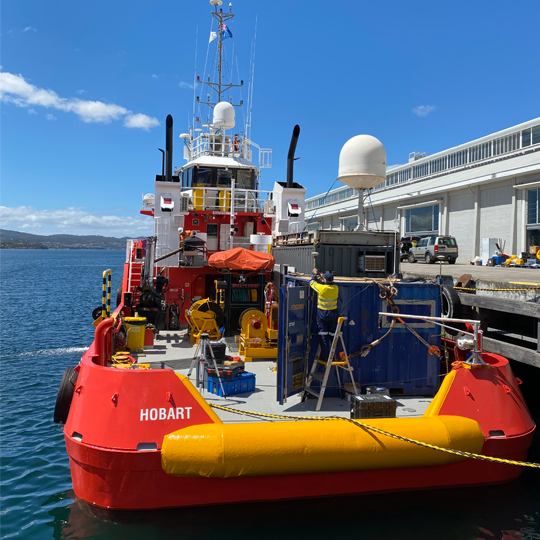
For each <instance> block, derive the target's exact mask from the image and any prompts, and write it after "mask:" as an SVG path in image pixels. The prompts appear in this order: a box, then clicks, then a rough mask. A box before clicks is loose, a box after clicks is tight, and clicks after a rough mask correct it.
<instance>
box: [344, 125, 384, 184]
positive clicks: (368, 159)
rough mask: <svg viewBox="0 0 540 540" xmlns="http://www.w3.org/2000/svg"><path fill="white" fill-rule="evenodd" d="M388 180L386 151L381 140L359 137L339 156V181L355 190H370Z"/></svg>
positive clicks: (364, 136)
mask: <svg viewBox="0 0 540 540" xmlns="http://www.w3.org/2000/svg"><path fill="white" fill-rule="evenodd" d="M385 179H386V150H385V149H384V146H383V144H382V143H381V141H379V139H376V138H375V137H372V136H371V135H357V136H356V137H353V138H352V139H349V140H348V141H347V142H346V143H345V144H344V145H343V148H342V149H341V153H340V154H339V174H338V180H339V181H340V182H342V183H343V184H345V185H347V186H349V187H352V188H354V189H370V188H373V187H375V186H376V185H377V184H380V183H381V182H383V181H384V180H385Z"/></svg>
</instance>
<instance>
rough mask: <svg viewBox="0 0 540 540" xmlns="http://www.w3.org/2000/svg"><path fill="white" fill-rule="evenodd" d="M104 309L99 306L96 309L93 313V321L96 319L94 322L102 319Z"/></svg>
mask: <svg viewBox="0 0 540 540" xmlns="http://www.w3.org/2000/svg"><path fill="white" fill-rule="evenodd" d="M102 309H103V308H102V307H101V306H98V307H97V308H94V311H92V319H94V321H96V320H97V319H99V318H100V317H101V311H102Z"/></svg>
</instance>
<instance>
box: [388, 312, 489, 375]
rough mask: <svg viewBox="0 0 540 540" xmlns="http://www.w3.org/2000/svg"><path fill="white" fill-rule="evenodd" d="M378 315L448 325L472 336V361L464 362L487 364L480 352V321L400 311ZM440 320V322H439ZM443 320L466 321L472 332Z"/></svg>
mask: <svg viewBox="0 0 540 540" xmlns="http://www.w3.org/2000/svg"><path fill="white" fill-rule="evenodd" d="M379 316H382V317H394V318H398V319H418V320H421V321H431V322H434V323H435V324H436V325H437V326H442V327H443V328H444V327H446V326H448V328H451V329H453V330H458V331H459V332H461V333H462V334H467V335H469V336H472V337H473V351H472V352H473V354H472V361H465V362H463V363H464V364H471V365H473V366H485V365H487V364H486V362H484V361H483V360H482V357H481V353H482V334H483V332H482V330H480V321H477V320H474V319H453V318H449V317H427V316H423V315H402V314H401V313H387V312H384V311H383V312H380V313H379ZM439 321H441V322H439ZM445 322H454V323H455V322H457V323H466V324H470V325H471V326H472V327H473V331H472V332H467V331H465V330H459V329H458V328H452V327H451V326H449V325H446V324H444V323H445Z"/></svg>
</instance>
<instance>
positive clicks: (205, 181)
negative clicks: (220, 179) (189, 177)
mask: <svg viewBox="0 0 540 540" xmlns="http://www.w3.org/2000/svg"><path fill="white" fill-rule="evenodd" d="M214 170H215V169H211V168H210V167H199V168H197V169H195V176H194V178H193V187H212V186H214V185H215V182H216V180H215V176H214V174H213V173H214Z"/></svg>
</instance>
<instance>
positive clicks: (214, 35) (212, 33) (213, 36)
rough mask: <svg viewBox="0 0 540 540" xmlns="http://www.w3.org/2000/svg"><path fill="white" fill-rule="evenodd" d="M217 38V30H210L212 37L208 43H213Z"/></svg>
mask: <svg viewBox="0 0 540 540" xmlns="http://www.w3.org/2000/svg"><path fill="white" fill-rule="evenodd" d="M216 38H217V32H210V39H209V41H208V43H212V41H214V39H216Z"/></svg>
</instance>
